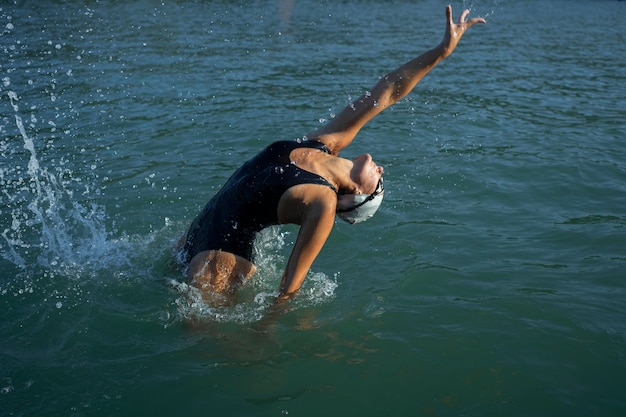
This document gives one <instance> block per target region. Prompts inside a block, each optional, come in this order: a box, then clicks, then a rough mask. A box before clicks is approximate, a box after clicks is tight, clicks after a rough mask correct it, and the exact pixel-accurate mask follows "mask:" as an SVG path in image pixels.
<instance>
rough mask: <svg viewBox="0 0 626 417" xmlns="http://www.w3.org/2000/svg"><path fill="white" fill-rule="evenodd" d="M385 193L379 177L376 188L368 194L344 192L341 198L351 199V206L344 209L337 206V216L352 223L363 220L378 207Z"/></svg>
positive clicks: (370, 215) (371, 214)
mask: <svg viewBox="0 0 626 417" xmlns="http://www.w3.org/2000/svg"><path fill="white" fill-rule="evenodd" d="M384 194H385V187H384V185H383V179H382V177H381V178H380V181H378V186H377V187H376V190H375V191H374V192H373V193H372V194H370V195H367V194H344V195H342V196H341V199H342V200H345V199H347V198H351V199H352V206H349V207H348V208H346V209H339V208H337V216H339V217H340V218H341V219H342V220H344V221H346V222H348V223H350V224H354V223H359V222H363V221H365V220H367V219H369V218H370V217H372V216H373V215H374V213H376V211H377V210H378V207H380V204H381V203H382V202H383V196H384Z"/></svg>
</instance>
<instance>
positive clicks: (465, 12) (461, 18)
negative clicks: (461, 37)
mask: <svg viewBox="0 0 626 417" xmlns="http://www.w3.org/2000/svg"><path fill="white" fill-rule="evenodd" d="M468 14H469V10H468V9H465V10H463V13H461V16H459V24H460V23H465V19H466V18H467V15H468Z"/></svg>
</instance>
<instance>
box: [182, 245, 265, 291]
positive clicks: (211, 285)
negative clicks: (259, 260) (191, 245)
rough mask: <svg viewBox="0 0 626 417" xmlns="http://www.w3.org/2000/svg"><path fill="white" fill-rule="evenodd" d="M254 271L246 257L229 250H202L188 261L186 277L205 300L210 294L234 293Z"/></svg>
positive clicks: (252, 265) (254, 268) (254, 267)
mask: <svg viewBox="0 0 626 417" xmlns="http://www.w3.org/2000/svg"><path fill="white" fill-rule="evenodd" d="M255 272H256V266H254V264H253V263H252V262H250V261H248V260H247V259H244V258H242V257H241V256H237V255H235V254H232V253H230V252H223V251H218V250H207V251H202V252H200V253H198V254H197V255H195V256H194V257H193V258H192V259H191V262H189V270H188V271H187V278H188V279H189V281H190V282H191V284H192V285H193V286H194V287H196V288H198V289H199V290H200V291H201V292H202V296H203V298H204V299H205V300H206V301H210V300H211V301H213V300H214V298H213V297H211V296H212V295H215V294H219V295H222V296H230V295H234V294H235V292H236V290H237V288H239V286H240V285H241V284H242V283H243V282H244V281H246V280H247V279H249V278H250V277H251V276H252V274H254V273H255Z"/></svg>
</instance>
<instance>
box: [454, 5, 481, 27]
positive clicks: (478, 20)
mask: <svg viewBox="0 0 626 417" xmlns="http://www.w3.org/2000/svg"><path fill="white" fill-rule="evenodd" d="M469 12H470V11H469V9H465V10H463V13H461V15H460V16H459V21H458V24H459V25H461V24H463V23H468V24H469V26H472V25H474V24H476V23H487V21H486V20H485V19H483V18H482V17H475V18H473V19H470V21H469V22H466V21H465V19H467V15H468V14H469ZM446 17H447V18H448V21H449V22H450V23H451V24H452V23H453V22H452V6H447V7H446Z"/></svg>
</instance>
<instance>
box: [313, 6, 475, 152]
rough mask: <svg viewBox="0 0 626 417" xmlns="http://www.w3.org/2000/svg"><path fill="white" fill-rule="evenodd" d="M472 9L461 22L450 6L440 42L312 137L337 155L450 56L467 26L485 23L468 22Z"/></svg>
mask: <svg viewBox="0 0 626 417" xmlns="http://www.w3.org/2000/svg"><path fill="white" fill-rule="evenodd" d="M468 14H469V10H465V11H464V12H463V13H462V14H461V16H460V17H459V20H458V22H457V23H454V21H453V20H452V7H451V6H447V7H446V18H447V25H446V32H445V34H444V37H443V40H442V41H441V43H440V44H439V45H437V46H436V47H434V48H432V49H430V50H429V51H427V52H425V53H423V54H422V55H420V56H418V57H417V58H414V59H412V60H411V61H409V62H407V63H406V64H404V65H402V66H401V67H399V68H398V69H396V70H394V71H392V72H390V73H389V74H387V75H386V76H384V77H383V78H382V79H381V80H380V81H379V82H378V83H377V84H376V85H375V86H374V88H373V89H372V90H371V91H368V92H366V93H365V94H364V95H362V96H361V97H359V98H358V99H357V100H356V101H354V102H352V103H351V104H350V105H348V106H347V107H346V108H345V109H343V110H342V111H341V112H340V113H339V114H338V115H337V116H336V117H335V118H334V119H332V120H331V121H330V122H328V123H327V124H326V125H324V126H323V127H321V128H320V129H317V130H315V131H313V132H311V133H309V134H307V137H308V138H309V139H316V140H319V141H321V142H323V143H324V144H325V145H326V146H328V148H329V149H330V150H331V152H332V153H333V154H335V155H337V154H338V153H339V151H340V150H342V149H343V148H345V147H346V146H348V145H349V144H350V143H351V142H352V140H353V139H354V137H355V136H356V135H357V133H358V132H359V130H361V128H362V127H363V126H364V125H365V124H366V123H367V122H369V121H370V120H372V118H374V116H376V115H377V114H379V113H380V112H382V111H383V110H384V109H386V108H387V107H389V106H391V105H392V104H394V103H396V102H397V101H399V100H400V99H401V98H403V97H404V96H406V95H407V94H408V93H409V92H411V90H413V88H414V87H415V86H416V85H417V83H419V82H420V81H421V79H422V78H424V76H425V75H426V74H428V73H429V72H430V70H432V69H433V68H434V67H435V66H436V65H437V64H438V63H439V62H441V61H442V60H443V59H444V58H446V57H448V56H449V55H450V54H451V53H452V51H454V48H456V45H457V44H458V42H459V40H460V39H461V37H462V36H463V34H464V33H465V31H466V30H467V29H469V28H470V27H471V26H473V25H474V24H476V23H485V20H484V19H482V18H473V19H470V20H468V21H466V18H467V15H468Z"/></svg>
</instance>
